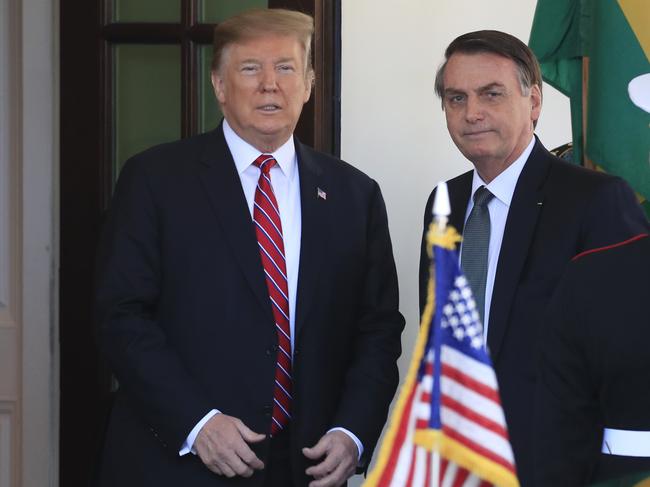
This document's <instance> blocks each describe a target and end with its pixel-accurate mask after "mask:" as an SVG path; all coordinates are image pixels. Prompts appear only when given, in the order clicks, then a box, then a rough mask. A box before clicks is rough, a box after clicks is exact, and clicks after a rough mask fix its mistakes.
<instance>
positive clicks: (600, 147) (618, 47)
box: [529, 0, 650, 214]
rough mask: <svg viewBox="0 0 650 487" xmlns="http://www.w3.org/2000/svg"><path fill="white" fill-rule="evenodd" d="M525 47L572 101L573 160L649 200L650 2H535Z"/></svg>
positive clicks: (585, 0)
mask: <svg viewBox="0 0 650 487" xmlns="http://www.w3.org/2000/svg"><path fill="white" fill-rule="evenodd" d="M529 44H530V47H531V49H532V50H533V51H534V52H535V54H536V56H537V58H538V59H539V61H540V64H541V67H542V74H543V76H544V80H545V81H546V82H547V83H549V84H551V85H552V86H554V87H555V88H557V89H558V90H559V91H561V92H562V93H564V94H565V95H567V96H569V97H570V98H571V122H572V131H573V143H574V158H575V162H577V163H581V162H582V160H583V156H584V155H586V157H587V158H588V159H589V160H591V161H592V162H593V163H594V164H596V165H597V166H599V167H600V168H602V169H603V170H605V171H607V172H609V173H611V174H616V175H618V176H621V177H623V178H624V179H626V180H627V181H628V183H629V184H630V185H631V186H632V187H633V188H634V189H635V190H636V191H637V193H639V194H640V195H641V196H642V197H643V198H645V199H646V200H648V199H650V0H539V1H538V3H537V9H536V11H535V18H534V21H533V27H532V32H531V36H530V43H529ZM583 58H588V62H586V63H583ZM583 91H586V93H584V92H583ZM583 100H584V101H586V110H584V109H583ZM583 120H584V122H585V125H586V126H585V127H583ZM583 134H584V139H583ZM585 142H586V143H585ZM583 143H584V145H583ZM582 147H584V149H585V153H586V154H584V155H583V154H582ZM645 206H646V210H650V204H648V203H647V202H646V204H645ZM649 214H650V213H649Z"/></svg>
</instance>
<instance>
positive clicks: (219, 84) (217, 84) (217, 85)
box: [210, 70, 226, 105]
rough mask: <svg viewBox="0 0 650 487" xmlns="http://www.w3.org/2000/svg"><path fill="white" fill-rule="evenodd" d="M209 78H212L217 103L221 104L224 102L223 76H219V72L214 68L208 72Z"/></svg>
mask: <svg viewBox="0 0 650 487" xmlns="http://www.w3.org/2000/svg"><path fill="white" fill-rule="evenodd" d="M210 79H211V80H212V88H213V89H214V95H215V96H216V97H217V100H218V101H219V104H221V105H223V104H224V103H225V102H226V94H225V90H224V81H223V78H222V77H221V76H219V73H218V72H217V71H216V70H215V71H212V73H211V74H210Z"/></svg>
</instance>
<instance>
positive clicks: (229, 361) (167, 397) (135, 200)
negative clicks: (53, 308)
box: [97, 128, 404, 487]
mask: <svg viewBox="0 0 650 487" xmlns="http://www.w3.org/2000/svg"><path fill="white" fill-rule="evenodd" d="M295 143H296V151H297V157H298V170H299V175H300V192H301V205H302V206H301V209H302V233H301V255H300V268H299V277H298V293H297V294H298V296H297V305H296V324H295V328H296V329H295V349H294V365H293V379H294V385H293V403H292V408H293V411H292V413H293V420H292V422H291V428H290V434H291V465H292V469H293V475H294V480H295V483H296V485H306V484H307V481H308V479H307V477H306V476H305V474H304V470H305V469H306V468H307V466H308V463H307V461H306V459H305V458H304V456H303V455H302V453H301V451H300V449H301V448H302V447H305V446H312V445H314V444H315V443H316V442H317V441H318V439H319V438H320V437H321V436H322V435H323V434H325V432H326V431H327V430H328V429H329V428H331V427H333V426H341V427H344V428H347V429H348V430H350V431H352V432H353V433H354V434H355V435H356V436H357V437H358V438H359V439H360V440H361V442H362V443H363V445H364V447H365V453H364V458H363V459H362V460H363V462H365V463H366V464H367V462H368V459H369V458H370V456H371V455H372V452H373V450H374V447H375V444H376V442H377V439H378V437H379V434H380V432H381V429H382V426H383V425H384V422H385V419H386V415H387V411H388V406H389V403H390V401H391V399H392V397H393V394H394V392H395V389H396V387H397V383H398V372H397V366H396V359H397V358H398V356H399V354H400V351H401V348H400V333H401V331H402V329H403V326H404V320H403V318H402V316H401V314H400V313H399V312H398V291H397V277H396V271H395V264H394V260H393V254H392V248H391V242H390V237H389V233H388V225H387V221H386V210H385V207H384V202H383V199H382V196H381V193H380V190H379V187H378V186H377V184H376V183H375V181H373V180H372V179H370V178H369V177H367V176H366V175H364V174H363V173H361V172H360V171H358V170H356V169H355V168H353V167H352V166H350V165H348V164H346V163H344V162H342V161H340V160H338V159H335V158H333V157H330V156H328V155H325V154H321V153H318V152H316V151H314V150H312V149H310V148H308V147H306V146H304V145H302V144H301V143H300V142H298V141H296V142H295ZM319 188H320V189H321V190H322V191H324V192H325V196H326V197H325V198H323V197H319V196H318V193H317V192H318V189H319ZM98 261H99V267H98V281H97V312H98V323H99V338H100V345H101V348H102V350H103V352H104V353H105V356H106V357H107V359H108V362H109V364H110V366H111V368H112V369H113V371H114V373H115V375H116V377H117V379H118V380H119V383H120V389H119V392H118V393H117V398H116V401H115V404H114V407H113V410H112V414H111V418H110V422H109V426H108V432H107V440H106V444H105V448H104V454H103V462H102V463H103V465H102V471H101V479H102V480H101V481H102V485H104V486H121V487H128V486H138V487H140V486H144V485H156V486H178V485H186V486H197V487H199V486H206V487H207V486H222V485H223V486H226V485H251V486H254V485H261V484H262V482H263V475H264V474H263V472H262V473H256V474H255V475H254V476H253V477H252V478H250V479H241V478H240V479H235V480H228V479H226V478H225V477H219V476H217V475H215V474H213V473H211V472H210V471H209V470H208V469H207V468H206V467H204V466H203V464H202V463H201V461H200V460H199V458H198V457H196V456H194V455H191V454H190V455H186V456H183V457H179V456H178V451H179V449H180V448H181V445H182V443H183V442H184V441H185V438H186V436H187V435H188V433H189V432H190V430H191V429H192V428H193V427H194V425H195V424H196V423H197V422H198V421H199V420H200V419H201V418H202V417H203V416H204V415H205V414H206V413H207V412H208V411H209V410H211V409H212V408H217V409H219V410H221V411H222V412H223V413H225V414H229V415H232V416H236V417H238V418H240V419H241V420H242V421H243V422H244V423H245V424H246V425H247V426H248V427H249V428H251V429H252V430H253V431H256V432H268V431H269V430H270V422H271V404H272V397H273V384H274V370H275V355H276V346H277V335H276V331H275V326H274V321H273V315H272V311H271V305H270V301H269V297H268V293H267V290H266V282H265V278H264V275H263V270H262V264H261V260H260V257H259V250H258V245H257V240H256V237H255V232H254V228H253V224H252V220H251V215H250V212H249V210H248V207H247V204H246V199H245V197H244V193H243V190H242V187H241V183H240V180H239V176H238V174H237V171H236V168H235V164H234V162H233V160H232V156H231V154H230V152H229V150H228V148H227V145H226V142H225V139H224V136H223V132H222V129H221V128H218V129H217V130H216V131H214V132H212V133H208V134H204V135H200V136H197V137H192V138H189V139H185V140H181V141H178V142H174V143H170V144H165V145H161V146H158V147H154V148H152V149H150V150H148V151H145V152H143V153H141V154H139V155H137V156H135V157H134V158H132V159H131V160H130V161H128V162H127V164H126V165H125V167H124V169H123V171H122V173H121V175H120V178H119V182H118V184H117V188H116V191H115V196H114V200H113V204H112V208H111V210H110V214H109V217H108V221H107V225H106V228H105V232H104V237H103V241H102V245H101V249H100V254H99V259H98ZM255 450H256V452H257V454H258V456H259V457H260V458H261V459H262V461H265V460H266V458H267V457H268V442H264V443H262V444H260V445H256V446H255Z"/></svg>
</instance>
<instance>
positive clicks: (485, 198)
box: [474, 186, 494, 207]
mask: <svg viewBox="0 0 650 487" xmlns="http://www.w3.org/2000/svg"><path fill="white" fill-rule="evenodd" d="M493 197H494V195H493V194H492V193H490V190H489V189H487V188H486V187H485V186H481V187H480V188H478V189H477V190H476V193H474V206H480V207H483V206H485V205H487V204H488V203H489V202H490V200H491V199H492V198H493Z"/></svg>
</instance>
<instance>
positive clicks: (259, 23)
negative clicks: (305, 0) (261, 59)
mask: <svg viewBox="0 0 650 487" xmlns="http://www.w3.org/2000/svg"><path fill="white" fill-rule="evenodd" d="M268 35H278V36H288V37H295V38H296V40H297V41H298V42H299V43H300V45H301V47H302V49H303V51H304V53H305V63H304V65H305V76H306V77H308V76H312V75H313V71H314V70H313V68H312V65H311V40H312V37H313V35H314V18H313V17H312V16H311V15H307V14H305V13H302V12H297V11H295V10H286V9H281V8H269V9H252V10H247V11H245V12H242V13H241V14H238V15H235V16H234V17H230V18H229V19H227V20H224V21H223V22H221V23H219V24H217V26H216V27H215V28H214V42H213V44H212V71H219V69H220V68H221V63H222V61H223V57H224V52H225V51H226V49H227V48H228V46H231V45H233V44H237V43H240V42H244V41H248V40H250V39H255V38H258V37H264V36H268Z"/></svg>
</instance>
